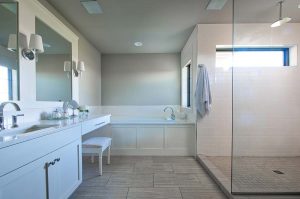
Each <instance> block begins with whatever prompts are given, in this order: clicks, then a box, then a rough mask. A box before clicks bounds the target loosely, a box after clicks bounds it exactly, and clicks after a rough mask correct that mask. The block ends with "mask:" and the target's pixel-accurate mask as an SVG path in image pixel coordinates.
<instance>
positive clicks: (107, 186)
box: [71, 156, 226, 199]
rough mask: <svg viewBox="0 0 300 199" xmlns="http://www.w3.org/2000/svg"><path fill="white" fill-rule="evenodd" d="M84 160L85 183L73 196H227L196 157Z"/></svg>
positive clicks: (92, 198)
mask: <svg viewBox="0 0 300 199" xmlns="http://www.w3.org/2000/svg"><path fill="white" fill-rule="evenodd" d="M97 165H98V164H97V162H96V163H94V164H92V163H91V162H90V161H89V159H87V158H84V160H83V178H84V180H83V183H82V184H81V186H80V187H79V188H78V189H77V191H76V192H75V193H74V194H73V196H72V197H71V198H72V199H108V198H109V199H126V198H127V199H134V198H135V199H177V198H178V199H226V197H225V196H224V195H223V193H222V192H221V191H220V189H219V188H218V187H217V185H216V184H215V183H214V182H213V181H212V180H211V178H210V177H209V176H208V175H207V174H206V173H205V171H204V170H203V169H202V167H201V166H200V165H199V164H198V162H196V160H195V159H194V158H192V157H128V156H126V157H125V156H122V157H116V156H113V157H112V159H111V165H104V168H103V171H104V173H103V176H99V175H98V173H97V169H98V166H97Z"/></svg>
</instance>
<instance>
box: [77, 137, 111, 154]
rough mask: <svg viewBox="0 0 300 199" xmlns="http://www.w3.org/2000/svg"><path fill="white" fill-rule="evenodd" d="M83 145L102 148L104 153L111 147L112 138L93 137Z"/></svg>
mask: <svg viewBox="0 0 300 199" xmlns="http://www.w3.org/2000/svg"><path fill="white" fill-rule="evenodd" d="M82 144H83V145H89V146H96V147H101V148H102V151H104V150H105V149H106V148H107V147H109V146H110V145H111V138H109V137H92V138H89V139H87V140H85V141H83V142H82Z"/></svg>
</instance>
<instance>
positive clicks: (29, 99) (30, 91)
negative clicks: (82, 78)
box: [15, 0, 79, 110]
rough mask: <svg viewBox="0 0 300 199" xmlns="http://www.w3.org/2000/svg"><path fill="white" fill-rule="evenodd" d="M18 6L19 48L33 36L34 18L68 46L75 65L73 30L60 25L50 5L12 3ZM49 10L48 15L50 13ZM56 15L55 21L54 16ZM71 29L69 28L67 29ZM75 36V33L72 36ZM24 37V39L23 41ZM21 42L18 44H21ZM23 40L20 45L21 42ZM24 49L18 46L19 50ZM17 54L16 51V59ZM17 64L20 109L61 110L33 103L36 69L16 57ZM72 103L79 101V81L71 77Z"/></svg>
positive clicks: (58, 104)
mask: <svg viewBox="0 0 300 199" xmlns="http://www.w3.org/2000/svg"><path fill="white" fill-rule="evenodd" d="M15 1H16V2H18V3H19V31H20V35H22V38H21V37H20V38H19V40H20V45H24V43H25V41H26V40H27V41H26V42H28V38H30V35H31V34H33V33H35V17H37V18H39V19H40V20H41V21H43V22H46V23H45V24H47V25H48V26H49V27H51V28H52V29H53V30H55V31H56V32H58V33H60V34H61V35H63V36H64V38H67V40H68V41H70V42H71V43H72V60H73V61H76V62H77V61H78V40H79V37H78V36H77V35H76V33H77V32H76V30H75V29H73V28H72V26H70V25H69V24H68V23H63V22H62V21H61V20H63V18H60V17H61V16H60V15H58V14H56V13H55V10H53V12H52V8H51V5H50V4H49V7H48V5H47V4H45V5H44V3H41V2H40V1H39V0H26V1H24V0H15ZM50 10H51V11H50ZM56 15H58V17H57V16H56ZM70 27H71V28H70ZM75 32H76V33H75ZM23 37H24V38H23ZM21 39H22V40H21ZM23 40H24V41H23ZM23 47H24V46H20V49H21V48H23ZM20 54H21V50H19V55H20ZM19 61H20V64H19V65H20V102H18V103H19V104H20V106H21V107H22V109H40V110H45V109H49V108H50V109H51V110H52V109H53V108H56V107H61V106H62V104H63V103H62V102H55V101H36V79H35V78H36V65H35V62H34V61H29V60H26V59H24V58H23V57H22V56H19ZM72 99H73V100H76V101H79V79H78V78H75V77H74V76H72Z"/></svg>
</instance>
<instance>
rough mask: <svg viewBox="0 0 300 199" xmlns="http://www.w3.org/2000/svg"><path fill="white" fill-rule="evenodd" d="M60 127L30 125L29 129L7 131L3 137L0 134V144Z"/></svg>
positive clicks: (19, 128) (21, 128) (20, 128)
mask: <svg viewBox="0 0 300 199" xmlns="http://www.w3.org/2000/svg"><path fill="white" fill-rule="evenodd" d="M57 126H58V125H30V126H27V127H18V128H14V129H8V130H6V131H5V132H4V133H3V134H2V135H1V132H0V142H7V141H10V140H14V139H17V138H18V137H22V136H26V135H27V134H30V133H37V132H41V131H44V130H48V129H51V128H55V127H57Z"/></svg>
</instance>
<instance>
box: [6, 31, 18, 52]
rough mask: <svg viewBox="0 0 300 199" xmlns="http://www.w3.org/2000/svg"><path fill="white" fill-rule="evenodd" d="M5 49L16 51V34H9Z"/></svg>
mask: <svg viewBox="0 0 300 199" xmlns="http://www.w3.org/2000/svg"><path fill="white" fill-rule="evenodd" d="M7 49H8V50H9V51H12V52H16V51H17V35H16V34H9V36H8V44H7Z"/></svg>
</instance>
